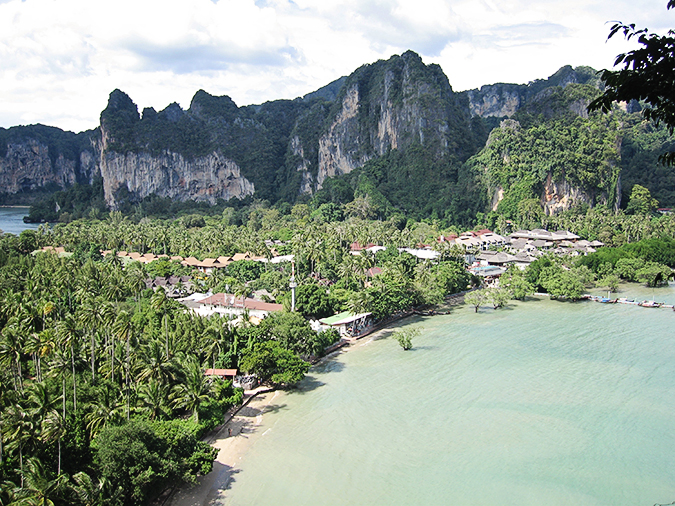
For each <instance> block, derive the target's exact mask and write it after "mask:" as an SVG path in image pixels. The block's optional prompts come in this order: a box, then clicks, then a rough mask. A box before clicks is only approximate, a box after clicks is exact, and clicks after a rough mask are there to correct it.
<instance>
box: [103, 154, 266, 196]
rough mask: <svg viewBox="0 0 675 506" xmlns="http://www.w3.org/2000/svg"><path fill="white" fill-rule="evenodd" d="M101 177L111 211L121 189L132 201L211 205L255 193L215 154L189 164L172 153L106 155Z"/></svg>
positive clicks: (235, 169)
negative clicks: (155, 198) (149, 198)
mask: <svg viewBox="0 0 675 506" xmlns="http://www.w3.org/2000/svg"><path fill="white" fill-rule="evenodd" d="M104 151H105V150H104ZM101 175H102V176H103V182H104V185H103V188H104V192H105V199H106V202H107V204H108V205H109V206H110V207H112V208H115V207H116V206H117V198H118V196H119V195H120V190H121V189H123V191H122V193H123V194H124V195H127V194H128V196H130V197H131V200H132V201H133V200H140V199H142V198H143V197H146V196H148V195H152V194H155V195H158V196H160V197H170V198H175V199H178V200H186V199H190V200H195V201H208V202H210V203H215V202H216V200H217V199H224V200H229V199H231V198H243V197H245V196H247V195H253V193H254V192H255V188H254V186H253V183H251V182H250V181H248V180H247V179H246V178H244V177H242V176H241V171H240V169H239V167H238V166H237V164H236V163H234V162H233V161H232V160H228V159H227V158H224V157H223V156H222V155H220V154H218V153H215V152H214V153H211V154H209V155H207V156H203V157H198V158H194V159H192V160H187V159H186V158H185V157H183V156H182V155H180V154H178V153H172V152H166V153H163V154H161V155H152V154H150V153H133V152H128V153H123V154H121V153H116V152H114V151H106V152H104V154H103V156H102V157H101Z"/></svg>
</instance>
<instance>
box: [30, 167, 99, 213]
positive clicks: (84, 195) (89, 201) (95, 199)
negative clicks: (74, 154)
mask: <svg viewBox="0 0 675 506" xmlns="http://www.w3.org/2000/svg"><path fill="white" fill-rule="evenodd" d="M107 212H108V210H107V206H106V203H105V200H104V198H103V179H102V178H100V177H97V178H96V179H95V180H94V183H93V184H92V185H89V184H75V185H73V186H71V187H70V188H67V189H65V190H62V191H57V192H55V193H53V194H51V195H50V196H49V197H47V198H45V199H43V200H40V201H38V202H35V203H34V204H33V205H32V206H31V207H30V211H29V213H28V221H31V222H33V223H39V222H49V223H56V222H58V221H62V222H64V223H68V222H69V221H72V220H75V219H79V218H84V217H90V216H92V215H93V216H97V217H99V218H101V217H103V216H104V215H105V214H106V213H107Z"/></svg>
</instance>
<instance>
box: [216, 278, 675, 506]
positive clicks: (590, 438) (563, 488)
mask: <svg viewBox="0 0 675 506" xmlns="http://www.w3.org/2000/svg"><path fill="white" fill-rule="evenodd" d="M596 293H598V294H599V293H600V292H596ZM618 296H619V297H629V298H636V299H639V300H642V299H650V300H651V299H652V298H655V299H656V300H657V301H662V302H666V303H669V304H674V303H675V285H672V284H671V285H670V286H669V287H667V288H661V289H655V290H652V289H648V288H644V287H641V286H638V285H628V286H623V287H622V292H621V293H619V294H618ZM674 324H675V312H674V311H673V310H672V309H664V308H661V309H652V308H642V307H639V306H631V305H622V304H600V303H597V302H592V301H581V302H574V303H571V302H558V301H551V300H547V299H545V298H533V299H532V300H528V301H525V302H517V303H512V304H511V305H509V306H508V307H506V308H503V309H497V310H494V309H492V308H481V309H480V310H479V311H478V313H475V312H474V310H473V308H471V307H467V306H459V307H456V308H454V309H452V311H451V313H450V314H448V315H442V316H432V317H416V319H408V320H407V321H405V322H404V323H401V324H400V325H404V326H412V327H415V328H419V329H420V330H421V331H422V333H421V335H420V336H418V337H417V338H415V339H414V341H413V345H414V347H413V349H412V350H410V351H403V350H402V349H401V348H400V346H399V345H398V343H397V342H395V340H394V339H392V338H391V336H390V333H389V332H385V333H384V335H383V336H382V337H381V338H379V339H375V340H370V339H369V338H365V339H364V340H363V341H360V342H359V343H358V344H357V345H355V346H353V347H352V349H350V350H349V351H347V352H344V353H341V354H339V355H337V356H336V357H333V358H330V359H329V360H327V361H325V362H323V363H322V364H320V365H318V366H315V367H314V368H313V369H311V371H310V373H309V375H308V377H307V378H306V380H305V381H304V382H303V383H301V385H300V388H299V389H298V390H297V391H295V392H291V393H289V394H287V395H284V396H282V397H281V398H280V399H281V400H280V401H279V402H278V403H277V404H276V405H274V406H272V407H271V409H270V410H269V412H267V413H266V414H265V415H264V416H263V420H262V425H261V426H260V427H259V428H258V429H256V433H255V434H252V435H248V436H247V437H251V438H252V439H251V446H250V448H249V450H248V451H247V453H246V454H245V455H244V456H243V457H242V460H241V461H240V465H239V466H238V469H236V470H235V472H234V474H233V479H232V482H231V484H230V485H229V488H228V490H226V496H225V497H224V499H223V502H222V503H221V504H226V505H242V506H243V505H251V504H256V505H259V506H265V505H269V506H272V505H274V506H291V505H292V506H302V505H318V504H320V505H324V506H332V505H335V506H338V505H340V506H343V505H346V504H351V505H371V506H378V505H382V506H385V505H386V506H398V505H400V506H404V505H405V506H410V505H444V506H445V505H459V506H464V505H466V506H469V505H476V506H510V505H513V506H516V505H518V506H528V505H532V506H535V505H536V506H541V505H546V506H556V505H561V506H562V505H565V506H570V505H576V506H584V505H593V506H599V505H602V506H610V505H611V506H629V505H630V506H642V505H643V506H652V505H654V504H670V503H672V502H673V501H675V332H674V331H673V329H674V328H675V325H674Z"/></svg>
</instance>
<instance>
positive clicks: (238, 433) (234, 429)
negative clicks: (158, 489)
mask: <svg viewBox="0 0 675 506" xmlns="http://www.w3.org/2000/svg"><path fill="white" fill-rule="evenodd" d="M283 396H284V392H283V391H281V390H275V391H273V392H265V393H260V394H258V395H256V396H255V397H254V398H253V399H252V400H251V401H249V403H248V404H246V405H245V406H243V407H242V408H241V409H239V411H238V412H237V413H236V415H235V416H234V417H232V419H231V420H230V421H229V422H228V423H226V424H224V425H223V426H222V427H221V428H220V430H219V431H218V432H217V433H216V434H215V436H213V437H211V438H210V439H208V440H207V442H209V443H211V445H212V446H213V447H215V448H218V456H217V457H216V460H215V461H214V463H213V471H211V472H210V473H209V474H207V475H206V476H202V477H200V478H199V479H198V481H197V483H196V484H195V485H194V486H192V487H189V486H184V487H182V488H181V489H180V490H178V491H176V492H175V493H174V494H173V495H172V496H171V497H170V498H169V500H168V501H167V502H166V503H165V505H166V506H206V505H213V504H218V502H219V500H220V499H222V498H223V496H224V494H225V493H226V491H227V489H228V488H229V486H230V483H231V482H232V480H233V479H234V477H235V475H236V474H237V472H238V469H237V465H238V463H239V460H240V459H241V458H242V456H243V455H244V454H245V452H246V450H247V449H248V448H249V447H250V446H251V445H252V444H255V440H256V438H258V437H260V434H258V429H259V427H260V424H261V423H262V417H263V414H264V413H265V412H268V411H270V410H274V409H277V407H278V406H279V404H280V403H281V402H282V399H283ZM230 431H231V434H232V435H231V436H230Z"/></svg>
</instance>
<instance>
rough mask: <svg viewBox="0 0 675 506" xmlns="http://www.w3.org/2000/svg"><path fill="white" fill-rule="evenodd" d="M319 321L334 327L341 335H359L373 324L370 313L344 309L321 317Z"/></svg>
mask: <svg viewBox="0 0 675 506" xmlns="http://www.w3.org/2000/svg"><path fill="white" fill-rule="evenodd" d="M319 322H320V323H321V324H322V325H325V326H327V327H332V328H334V329H336V330H337V331H338V333H339V334H340V336H342V337H359V336H361V335H363V334H364V333H365V332H367V331H368V330H370V328H371V327H372V325H373V318H372V313H359V314H354V313H350V312H349V311H345V312H343V313H338V314H336V315H333V316H330V317H328V318H322V319H321V320H319Z"/></svg>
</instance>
